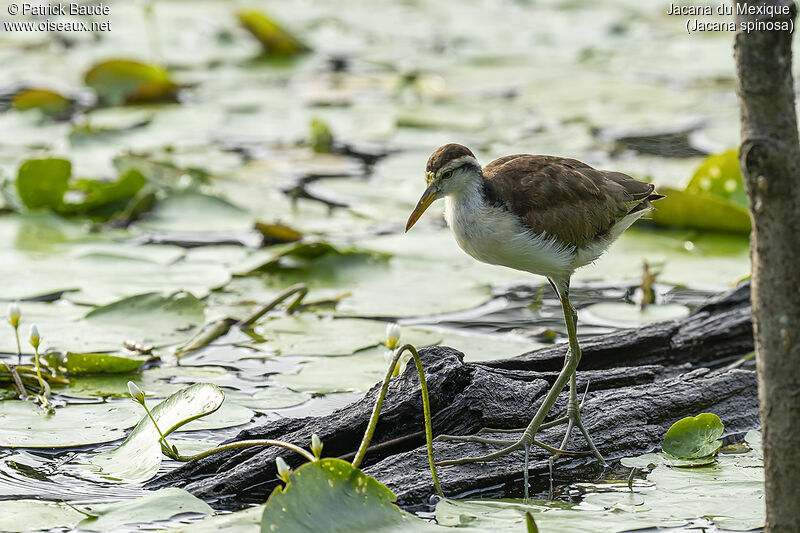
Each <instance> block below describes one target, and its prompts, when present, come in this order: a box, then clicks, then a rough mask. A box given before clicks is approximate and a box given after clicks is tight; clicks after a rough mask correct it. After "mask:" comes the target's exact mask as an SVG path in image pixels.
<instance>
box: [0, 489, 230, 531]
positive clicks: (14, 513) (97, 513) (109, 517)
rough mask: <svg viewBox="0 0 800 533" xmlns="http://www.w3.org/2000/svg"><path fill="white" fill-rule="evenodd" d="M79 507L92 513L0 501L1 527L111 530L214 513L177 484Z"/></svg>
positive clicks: (53, 504) (55, 505)
mask: <svg viewBox="0 0 800 533" xmlns="http://www.w3.org/2000/svg"><path fill="white" fill-rule="evenodd" d="M78 507H79V508H81V509H82V510H84V511H86V512H87V513H89V514H91V515H93V516H92V517H87V516H86V515H85V514H83V513H81V512H79V511H77V510H76V509H74V508H72V507H70V506H68V505H66V504H63V503H56V502H45V501H40V500H6V501H0V530H2V531H7V532H14V533H17V532H19V533H22V532H24V531H38V530H50V529H56V528H62V527H63V528H72V527H77V528H79V529H81V530H87V531H109V530H112V529H115V528H117V527H119V526H122V525H125V524H138V523H148V522H154V521H157V520H166V519H168V518H171V517H173V516H176V515H179V514H185V513H196V514H204V515H211V514H214V510H213V509H211V507H209V506H208V504H207V503H205V502H204V501H202V500H200V499H198V498H196V497H195V496H192V495H191V494H189V493H188V492H186V491H185V490H183V489H177V488H167V489H161V490H157V491H154V492H151V493H148V494H145V495H144V496H141V497H139V498H133V499H130V500H122V501H119V502H113V503H99V504H94V505H79V506H78Z"/></svg>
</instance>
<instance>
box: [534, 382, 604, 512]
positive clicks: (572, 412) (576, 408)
mask: <svg viewBox="0 0 800 533" xmlns="http://www.w3.org/2000/svg"><path fill="white" fill-rule="evenodd" d="M588 394H589V384H588V383H587V384H586V390H585V391H584V393H583V399H582V400H581V403H580V404H579V405H576V404H577V401H575V400H574V399H571V400H570V405H569V406H568V407H567V416H565V417H563V420H564V421H565V422H566V423H567V431H566V433H565V434H564V439H563V440H562V441H561V448H565V447H566V446H567V444H569V440H570V437H571V436H572V430H573V429H574V428H576V427H577V428H578V429H579V430H580V432H581V434H582V435H583V438H584V439H585V440H586V443H587V444H588V445H589V450H590V451H589V452H586V453H585V455H589V454H591V455H594V456H595V457H596V458H597V460H598V462H599V463H600V465H601V466H602V467H603V468H605V467H606V466H608V464H607V463H606V460H605V459H603V456H602V455H601V454H600V451H599V450H598V449H597V446H595V445H594V441H593V440H592V437H591V435H589V432H588V431H587V430H586V427H585V426H584V425H583V420H582V419H581V411H582V410H583V405H584V404H585V403H586V396H587V395H588ZM559 420H562V419H559ZM561 455H564V454H562V453H554V454H553V455H551V456H550V459H548V461H547V463H548V467H549V469H550V499H551V500H552V499H553V467H554V464H555V461H556V459H558V458H559V457H560V456H561Z"/></svg>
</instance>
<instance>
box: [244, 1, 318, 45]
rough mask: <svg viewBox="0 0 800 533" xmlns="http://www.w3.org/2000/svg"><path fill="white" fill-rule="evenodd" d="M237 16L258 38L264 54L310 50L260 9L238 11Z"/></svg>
mask: <svg viewBox="0 0 800 533" xmlns="http://www.w3.org/2000/svg"><path fill="white" fill-rule="evenodd" d="M237 16H238V17H239V22H240V23H241V24H242V26H244V27H245V28H246V29H247V31H249V32H250V33H252V34H253V36H254V37H255V38H256V39H258V42H260V43H261V46H262V47H263V48H264V53H266V54H269V55H275V56H292V55H296V54H301V53H304V52H308V51H309V50H310V48H309V47H308V46H306V45H305V44H304V43H303V42H301V41H300V40H299V39H298V38H297V37H295V36H294V35H292V34H291V33H289V32H288V31H287V30H286V29H284V28H283V27H282V26H281V25H280V24H278V23H277V22H275V21H274V20H272V19H271V18H270V17H268V16H267V15H265V14H264V13H262V12H261V11H257V10H254V9H253V10H246V11H240V12H239V13H238V15H237Z"/></svg>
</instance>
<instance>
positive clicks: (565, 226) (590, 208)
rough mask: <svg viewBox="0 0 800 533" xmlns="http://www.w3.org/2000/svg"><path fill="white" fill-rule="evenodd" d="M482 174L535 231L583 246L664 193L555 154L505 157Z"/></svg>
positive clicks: (498, 198) (490, 191) (496, 198)
mask: <svg viewBox="0 0 800 533" xmlns="http://www.w3.org/2000/svg"><path fill="white" fill-rule="evenodd" d="M483 177H484V188H485V191H486V195H487V197H488V199H489V200H490V201H491V202H493V203H494V204H495V205H502V206H504V207H505V208H506V209H508V210H509V211H511V212H512V213H514V214H515V215H517V217H519V219H520V220H521V221H522V223H523V224H524V225H525V226H527V227H528V228H530V229H531V230H532V231H533V232H534V233H537V234H540V233H542V232H546V234H547V235H552V236H555V237H556V238H558V239H559V240H560V241H561V242H563V243H567V244H573V245H576V246H578V247H580V246H583V245H584V244H586V243H588V242H590V241H592V240H593V239H595V238H596V237H598V236H600V235H602V234H604V233H606V232H607V231H608V230H610V229H611V227H612V226H613V225H614V224H615V223H616V222H617V221H618V220H620V219H621V218H623V217H624V216H625V215H627V214H628V213H630V212H633V211H637V210H640V209H644V208H645V207H647V206H648V205H649V203H648V202H649V201H650V200H657V199H658V198H660V197H661V196H660V195H657V194H654V193H653V190H654V186H653V185H652V184H650V183H645V182H641V181H637V180H635V179H634V178H632V177H630V176H627V175H625V174H622V173H620V172H609V171H604V170H596V169H594V168H592V167H590V166H589V165H587V164H585V163H581V162H580V161H577V160H575V159H565V158H561V157H553V156H544V155H527V154H518V155H509V156H505V157H501V158H500V159H497V160H495V161H492V162H491V163H489V164H488V165H486V166H485V167H484V169H483Z"/></svg>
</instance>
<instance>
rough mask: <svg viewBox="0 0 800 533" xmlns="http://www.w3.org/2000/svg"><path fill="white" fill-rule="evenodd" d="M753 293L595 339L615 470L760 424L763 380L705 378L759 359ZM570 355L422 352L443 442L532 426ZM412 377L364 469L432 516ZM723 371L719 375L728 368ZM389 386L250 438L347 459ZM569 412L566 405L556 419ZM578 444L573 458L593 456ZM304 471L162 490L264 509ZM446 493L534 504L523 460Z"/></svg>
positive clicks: (476, 447) (213, 474) (589, 374)
mask: <svg viewBox="0 0 800 533" xmlns="http://www.w3.org/2000/svg"><path fill="white" fill-rule="evenodd" d="M748 290H749V287H748V286H747V285H746V284H745V285H742V286H740V287H738V288H737V289H735V290H733V291H731V292H729V293H727V294H726V295H724V296H722V297H717V298H714V299H712V300H709V302H707V303H706V304H705V305H704V306H702V307H701V308H699V309H698V310H697V311H696V312H695V313H693V314H692V315H690V316H689V317H686V318H684V319H681V320H674V321H668V322H662V323H659V324H651V325H649V326H645V327H643V328H639V329H635V330H630V331H624V332H619V333H615V334H612V335H606V336H602V337H595V338H590V339H586V340H584V341H583V342H582V345H583V347H584V357H583V360H582V361H581V367H580V369H579V371H578V382H579V386H580V387H584V386H585V384H586V383H587V380H588V381H589V382H590V384H591V392H590V394H589V398H588V400H587V402H586V407H585V409H584V415H583V416H584V422H585V423H586V425H587V427H588V428H589V430H590V432H591V433H592V435H593V437H594V439H595V442H596V443H597V446H598V448H599V449H600V450H601V451H602V453H603V454H604V455H605V456H606V458H607V459H609V460H614V459H619V458H621V457H624V456H630V455H636V454H641V453H644V452H648V451H651V450H653V449H655V448H657V447H658V446H659V445H660V442H661V440H662V438H663V435H664V433H665V432H666V430H667V429H668V428H669V426H670V425H671V424H672V423H673V422H675V421H676V420H678V419H679V418H682V417H684V416H689V415H695V414H698V413H701V412H706V411H710V412H714V413H716V414H718V415H719V416H720V418H722V420H723V422H724V423H725V425H726V432H727V434H729V435H732V434H737V435H738V434H741V433H742V432H744V431H746V430H747V429H750V428H754V427H757V426H758V400H757V391H756V380H755V374H754V372H752V371H750V370H740V369H734V370H727V369H725V368H718V369H716V370H712V369H710V368H705V367H704V366H708V365H709V363H711V362H714V361H717V362H718V361H720V360H725V359H726V358H731V357H736V356H740V355H744V354H746V353H749V352H750V351H752V349H753V341H752V329H751V324H750V318H749V317H750V310H749V298H748ZM563 353H564V346H562V345H557V346H553V347H548V348H544V349H542V350H538V351H535V352H531V353H529V354H525V355H523V356H520V357H516V358H512V359H503V360H498V361H492V362H488V363H464V362H463V361H462V357H463V356H462V354H461V353H460V352H457V351H456V350H453V349H452V348H447V347H434V348H429V349H426V350H421V351H420V355H421V356H422V361H423V365H424V366H425V369H426V374H427V380H428V387H429V391H430V399H431V410H432V413H433V428H434V434H442V433H449V434H471V433H474V432H475V431H477V430H478V429H479V428H481V427H485V426H489V427H495V428H515V427H521V426H524V425H526V424H527V423H528V421H529V420H530V418H531V417H532V415H533V413H534V412H535V410H536V408H537V407H538V405H539V404H540V403H541V401H542V399H543V397H544V395H545V394H546V392H547V390H548V388H549V386H550V383H551V382H552V381H553V380H554V379H555V376H556V374H557V372H556V371H557V370H558V369H559V368H560V365H561V363H562V361H563ZM412 366H413V365H409V368H408V369H407V370H406V372H405V373H404V374H403V375H402V376H400V377H398V378H396V379H394V380H393V381H392V383H391V385H390V387H389V394H388V396H387V398H386V401H385V403H384V408H383V411H382V414H381V418H380V422H379V424H378V427H377V430H376V432H375V438H374V439H373V447H372V448H371V449H370V451H369V452H368V453H367V456H366V459H365V462H364V464H363V465H362V468H364V470H365V472H367V473H368V474H370V475H372V476H374V477H376V478H377V479H378V480H380V481H381V482H383V483H385V484H386V485H388V486H389V487H390V488H391V489H392V490H393V491H394V492H395V493H396V494H397V495H398V500H399V503H400V504H401V505H403V506H405V507H407V508H412V509H420V508H424V507H425V506H426V505H427V504H428V503H429V502H430V496H431V494H432V493H433V487H432V482H431V477H430V473H429V472H428V471H427V470H426V469H427V460H426V456H425V447H424V436H423V433H422V429H423V426H422V401H421V395H420V390H419V384H418V380H417V377H416V373H415V372H414V369H413V368H412ZM717 366H719V365H717ZM377 392H378V387H377V386H376V387H374V388H373V389H371V390H370V391H369V392H368V393H367V394H366V395H365V397H364V398H362V399H361V400H359V401H357V402H354V403H353V404H351V405H349V406H347V407H344V408H342V409H340V410H338V411H336V412H335V413H333V414H331V415H330V416H326V417H315V418H304V419H282V420H278V421H274V422H270V423H269V424H266V425H264V426H261V427H257V428H250V429H247V430H245V431H243V432H241V434H240V435H239V436H238V437H237V439H236V440H240V439H254V438H280V439H283V440H287V441H289V442H292V443H295V444H298V445H301V446H304V447H308V445H309V442H310V439H311V435H312V433H317V434H318V435H319V436H320V437H321V438H322V440H323V442H324V443H325V449H324V455H326V456H347V455H348V454H351V453H352V452H353V451H354V450H355V449H356V448H357V446H358V443H359V442H360V440H361V437H362V435H363V433H364V429H365V427H366V424H367V420H368V418H369V416H370V413H371V411H372V406H373V405H374V403H375V398H376V396H377ZM565 409H566V393H565V394H562V396H561V397H560V398H559V402H558V403H556V405H555V406H554V408H553V410H552V412H551V418H552V417H557V416H561V415H563V414H564V411H565ZM563 431H564V428H563V427H556V428H552V429H548V430H546V431H543V432H541V433H540V434H539V436H538V438H540V440H542V441H544V442H548V443H551V444H557V443H558V442H560V439H561V436H562V435H563ZM582 446H583V442H582V441H581V440H580V439H579V436H578V433H577V432H576V433H575V434H573V447H574V448H576V449H582ZM491 448H492V447H490V446H487V445H484V444H474V443H452V442H437V443H436V444H435V446H434V451H435V455H436V458H437V459H438V460H442V459H446V458H454V457H459V456H467V455H480V454H484V453H486V452H487V451H489V450H491ZM279 455H280V456H282V457H283V458H284V459H286V460H287V462H289V463H290V464H291V465H297V464H299V463H300V458H299V457H297V456H294V455H291V454H289V453H288V452H286V451H285V450H282V449H276V448H266V449H265V448H250V449H242V450H238V451H236V450H234V451H230V452H225V453H221V454H217V455H215V456H212V457H208V458H206V459H203V460H201V461H196V462H193V463H190V464H187V465H184V466H182V467H181V468H178V469H176V470H174V471H173V472H170V473H169V474H167V475H165V476H163V477H161V478H159V479H156V480H155V481H154V482H152V483H151V484H150V485H151V486H153V487H161V486H168V485H179V486H183V487H185V488H186V489H187V490H189V491H190V492H192V493H194V494H196V495H197V496H200V497H202V498H204V499H206V500H208V501H209V502H211V503H216V504H217V506H220V507H235V506H237V505H241V504H242V503H245V502H250V501H259V502H261V501H264V499H265V498H266V496H267V495H268V494H269V492H270V491H271V490H272V488H273V487H274V486H275V485H276V483H277V481H276V479H275V467H274V463H275V458H276V457H277V456H279ZM547 456H548V454H547V453H546V452H544V451H543V450H534V451H533V453H532V462H531V465H530V473H531V476H532V488H533V490H534V491H535V492H541V491H543V490H546V488H547V485H548V483H549V477H548V468H547ZM597 473H598V470H597V467H596V462H595V461H594V460H593V459H591V458H587V457H579V458H572V459H561V460H560V461H559V463H558V466H557V482H565V481H575V480H590V479H592V478H593V476H595V475H597ZM439 475H440V479H441V482H442V488H443V489H444V491H445V493H446V494H448V495H450V496H455V495H458V494H463V493H465V492H472V494H477V493H479V494H481V495H484V496H500V495H510V496H521V494H522V486H521V481H520V480H521V478H522V452H519V453H516V454H511V455H509V456H506V457H504V458H502V459H500V460H497V461H494V462H492V463H489V464H472V465H463V466H453V467H445V468H440V474H439Z"/></svg>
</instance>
